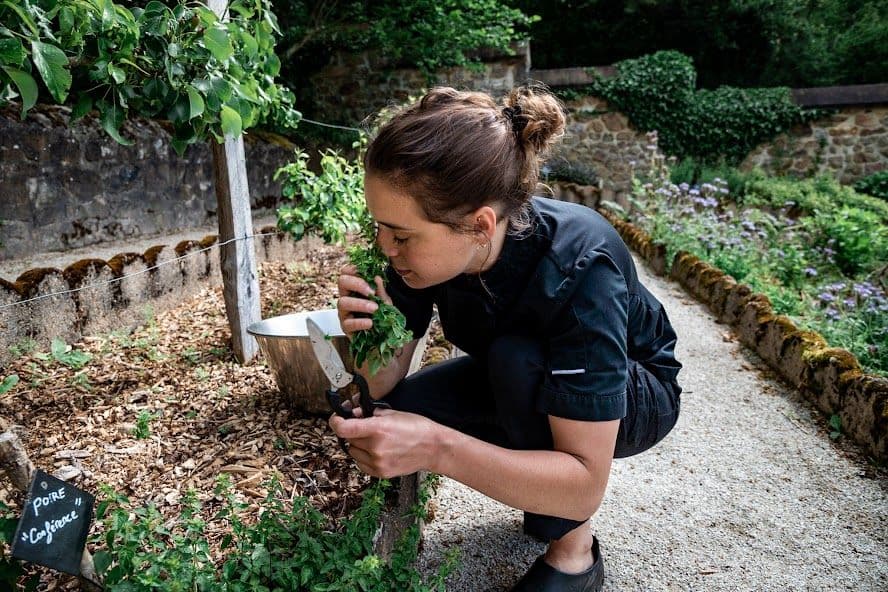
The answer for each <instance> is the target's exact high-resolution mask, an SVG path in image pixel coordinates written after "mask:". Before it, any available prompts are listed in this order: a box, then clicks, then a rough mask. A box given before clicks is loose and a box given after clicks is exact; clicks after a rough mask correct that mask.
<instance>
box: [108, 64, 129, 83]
mask: <svg viewBox="0 0 888 592" xmlns="http://www.w3.org/2000/svg"><path fill="white" fill-rule="evenodd" d="M108 74H110V75H111V78H113V79H114V82H116V83H117V84H123V83H124V82H125V81H126V72H124V71H123V68H119V67H117V66H115V65H114V64H111V63H109V64H108Z"/></svg>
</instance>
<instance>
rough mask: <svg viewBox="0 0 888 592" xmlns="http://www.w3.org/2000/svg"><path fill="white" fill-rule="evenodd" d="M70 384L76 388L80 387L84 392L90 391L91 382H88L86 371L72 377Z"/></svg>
mask: <svg viewBox="0 0 888 592" xmlns="http://www.w3.org/2000/svg"><path fill="white" fill-rule="evenodd" d="M71 384H72V385H74V386H76V387H80V388H82V389H83V390H85V391H92V382H90V380H89V374H88V373H87V372H86V370H84V371H82V372H78V373H77V374H75V375H74V377H73V378H72V379H71Z"/></svg>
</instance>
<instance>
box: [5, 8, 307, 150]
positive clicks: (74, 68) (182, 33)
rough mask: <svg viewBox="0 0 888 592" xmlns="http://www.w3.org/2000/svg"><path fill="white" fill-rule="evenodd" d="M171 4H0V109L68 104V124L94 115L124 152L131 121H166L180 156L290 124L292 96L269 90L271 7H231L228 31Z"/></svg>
mask: <svg viewBox="0 0 888 592" xmlns="http://www.w3.org/2000/svg"><path fill="white" fill-rule="evenodd" d="M170 4H171V6H167V5H165V4H164V3H162V2H158V1H151V2H147V3H144V6H143V7H142V6H137V7H132V8H129V7H127V6H125V5H123V4H115V3H113V2H112V1H111V0H88V1H83V0H49V1H36V0H25V1H19V2H3V3H0V22H2V23H3V25H4V26H3V27H0V104H5V103H7V102H10V101H16V102H18V103H20V104H21V109H22V117H24V116H25V115H26V113H27V112H28V110H29V109H31V107H33V106H34V104H35V103H36V102H37V100H38V98H43V99H44V100H51V101H53V102H55V103H58V104H65V105H70V106H71V107H72V120H76V119H78V118H79V117H81V116H83V115H85V114H86V113H88V112H89V111H91V110H93V109H95V110H96V111H98V114H99V120H100V122H101V124H102V127H103V128H104V129H105V131H106V132H107V133H108V134H109V135H110V136H111V137H113V138H114V139H115V140H117V141H118V142H120V143H122V144H130V143H132V142H131V141H130V140H128V139H127V138H125V137H124V136H122V135H121V131H120V128H121V125H122V124H123V122H124V120H125V119H126V118H127V117H128V116H129V115H130V114H138V115H141V116H145V117H152V118H159V119H168V120H169V121H170V122H171V123H172V125H173V128H174V137H173V143H172V145H173V147H174V148H175V149H176V150H177V151H178V152H179V153H180V154H181V153H182V152H183V151H184V150H185V148H186V147H187V145H188V144H192V143H194V142H198V141H202V140H204V139H206V138H207V137H209V136H214V137H215V138H216V139H217V140H218V141H222V138H223V136H225V135H239V134H240V133H241V131H242V130H244V129H247V128H250V127H253V126H256V125H259V124H260V123H264V124H266V125H270V126H271V127H284V128H286V127H292V126H294V125H295V124H296V121H298V119H299V117H300V115H299V113H297V112H296V111H295V110H294V109H293V102H294V97H293V93H292V92H291V91H290V90H289V89H287V88H285V87H283V86H281V85H279V84H277V83H276V82H275V77H276V76H277V75H278V72H279V71H280V66H281V62H280V60H279V59H278V57H277V56H276V55H275V53H274V46H275V38H274V35H275V34H276V32H277V21H276V20H275V17H274V15H273V14H272V13H271V11H270V10H269V0H233V1H232V2H231V3H230V4H229V10H228V14H229V20H228V21H227V22H223V21H221V20H220V19H219V18H218V17H217V16H216V14H215V13H214V12H213V11H211V10H210V9H209V8H207V7H206V6H204V5H202V4H199V3H191V2H189V3H186V2H184V0H183V1H181V2H170ZM38 83H39V84H38Z"/></svg>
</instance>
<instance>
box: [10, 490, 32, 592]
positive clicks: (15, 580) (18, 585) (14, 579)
mask: <svg viewBox="0 0 888 592" xmlns="http://www.w3.org/2000/svg"><path fill="white" fill-rule="evenodd" d="M17 525H18V517H17V516H16V515H15V513H14V512H13V511H12V509H11V508H9V507H8V506H7V505H6V504H4V503H3V502H2V501H0V590H22V591H23V592H33V591H34V590H36V589H37V585H38V584H39V583H40V577H39V576H38V575H36V574H34V575H30V576H27V577H25V569H24V567H23V565H22V562H21V561H18V560H16V559H13V558H12V557H9V556H8V555H7V554H6V553H5V552H4V547H8V546H10V545H12V537H13V536H15V529H16V526H17ZM22 578H24V580H22Z"/></svg>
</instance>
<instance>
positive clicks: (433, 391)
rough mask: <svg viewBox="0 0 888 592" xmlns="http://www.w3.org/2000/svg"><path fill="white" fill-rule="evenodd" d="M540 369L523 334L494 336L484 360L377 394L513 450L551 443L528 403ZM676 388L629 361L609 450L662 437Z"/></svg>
mask: <svg viewBox="0 0 888 592" xmlns="http://www.w3.org/2000/svg"><path fill="white" fill-rule="evenodd" d="M544 371H545V360H544V357H543V352H542V350H541V348H540V345H539V344H538V343H537V342H536V341H533V340H531V339H528V338H526V337H515V336H506V337H500V338H498V339H497V340H495V341H494V342H493V344H492V345H491V348H490V351H489V355H488V357H487V361H486V363H480V362H478V361H477V360H475V359H473V358H471V357H469V356H463V357H460V358H455V359H452V360H447V361H445V362H441V363H439V364H435V365H434V366H430V367H428V368H424V369H423V370H420V371H419V372H417V373H415V374H413V375H411V376H408V377H407V378H405V379H404V380H402V381H401V382H400V383H398V385H397V386H396V387H395V388H394V389H392V391H391V392H390V393H389V394H388V395H387V396H386V397H385V399H383V400H384V401H385V402H387V403H388V404H390V405H391V406H392V408H393V409H398V410H401V411H409V412H411V413H418V414H420V415H423V416H425V417H428V418H429V419H432V420H434V421H436V422H438V423H441V424H444V425H447V426H449V427H452V428H454V429H456V430H459V431H461V432H463V433H466V434H469V435H472V436H475V437H477V438H480V439H482V440H484V441H486V442H490V443H492V444H496V445H498V446H503V447H506V448H511V449H517V450H551V449H552V446H553V444H552V432H551V430H550V428H549V420H548V416H547V415H545V414H543V413H540V412H539V411H537V410H536V400H537V397H538V396H539V394H538V393H539V385H540V384H541V382H542V379H543V372H544ZM680 393H681V389H680V387H678V385H676V384H672V383H664V382H662V381H661V380H660V379H658V378H657V377H656V376H654V375H653V374H652V373H650V372H649V371H648V370H647V369H645V367H644V366H642V365H641V364H639V363H637V362H634V361H630V363H629V380H628V385H627V393H626V394H627V411H626V417H624V418H623V419H622V421H621V422H620V429H619V432H618V434H617V442H616V448H615V450H614V457H615V458H624V457H627V456H632V455H635V454H638V453H640V452H643V451H645V450H647V449H648V448H650V447H651V446H653V445H654V444H656V443H657V442H659V441H660V440H662V439H663V438H664V437H665V436H666V434H668V433H669V431H670V430H671V429H672V428H673V426H675V422H676V421H677V420H678V413H679V407H680ZM580 524H582V522H579V521H576V520H569V519H567V518H559V517H556V516H545V515H541V514H533V513H531V512H525V513H524V531H525V532H526V533H527V534H529V535H532V536H534V537H536V538H538V539H542V540H552V539H560V538H561V537H562V536H564V535H565V534H567V533H568V532H570V531H571V530H573V529H575V528H576V527H577V526H579V525H580Z"/></svg>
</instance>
